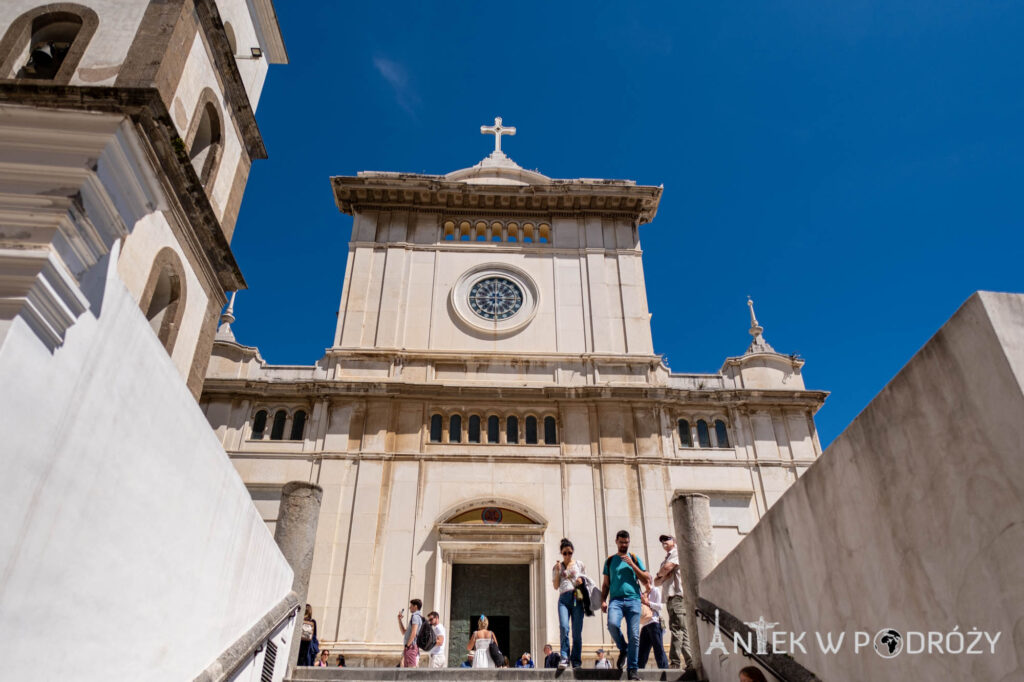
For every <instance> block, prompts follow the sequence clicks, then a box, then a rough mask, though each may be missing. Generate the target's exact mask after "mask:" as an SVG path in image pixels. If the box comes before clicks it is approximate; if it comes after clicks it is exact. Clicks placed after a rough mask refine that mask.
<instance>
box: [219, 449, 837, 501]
mask: <svg viewBox="0 0 1024 682" xmlns="http://www.w3.org/2000/svg"><path fill="white" fill-rule="evenodd" d="M730 451H731V450H730ZM228 456H229V457H230V458H231V459H253V460H275V459H276V460H301V461H307V462H309V461H344V460H349V461H360V460H366V461H386V462H395V461H401V462H414V461H424V462H441V463H444V464H451V463H452V462H459V463H472V462H483V463H503V464H504V463H512V464H591V465H603V464H630V465H632V464H636V465H645V466H713V467H731V468H744V469H747V468H755V467H763V468H776V469H779V468H781V469H795V468H797V467H809V466H811V465H812V464H814V463H815V462H817V461H818V460H817V459H733V458H726V457H673V456H655V457H652V456H639V455H632V454H630V455H624V454H621V453H617V454H609V453H602V454H596V455H568V454H565V453H559V454H556V455H545V456H537V455H530V454H528V453H523V452H516V453H507V454H487V453H485V452H480V453H465V454H451V453H444V454H430V453H423V452H337V451H321V452H302V453H266V452H252V451H248V450H228ZM728 492H733V493H739V492H744V491H741V490H730V491H728Z"/></svg>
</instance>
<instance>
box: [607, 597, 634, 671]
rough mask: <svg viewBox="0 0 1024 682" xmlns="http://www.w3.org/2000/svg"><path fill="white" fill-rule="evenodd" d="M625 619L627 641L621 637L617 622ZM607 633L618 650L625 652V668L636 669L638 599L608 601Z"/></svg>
mask: <svg viewBox="0 0 1024 682" xmlns="http://www.w3.org/2000/svg"><path fill="white" fill-rule="evenodd" d="M623 618H625V619H626V629H627V631H628V635H629V641H628V642H627V641H626V639H624V638H623V637H622V630H620V629H619V623H621V622H622V619H623ZM608 633H609V634H610V635H611V636H612V641H613V642H615V646H617V647H619V651H620V652H623V651H624V652H626V668H627V669H628V670H636V669H637V655H638V654H639V649H640V599H639V598H636V599H622V598H619V597H617V598H615V599H611V600H609V601H608Z"/></svg>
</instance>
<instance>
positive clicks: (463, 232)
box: [459, 220, 472, 242]
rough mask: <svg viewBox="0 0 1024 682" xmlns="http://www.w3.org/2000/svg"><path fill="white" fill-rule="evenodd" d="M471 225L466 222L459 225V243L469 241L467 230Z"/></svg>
mask: <svg viewBox="0 0 1024 682" xmlns="http://www.w3.org/2000/svg"><path fill="white" fill-rule="evenodd" d="M471 227H472V225H470V224H469V221H468V220H463V221H462V222H461V223H459V241H463V242H468V241H469V239H470V235H469V230H470V228H471Z"/></svg>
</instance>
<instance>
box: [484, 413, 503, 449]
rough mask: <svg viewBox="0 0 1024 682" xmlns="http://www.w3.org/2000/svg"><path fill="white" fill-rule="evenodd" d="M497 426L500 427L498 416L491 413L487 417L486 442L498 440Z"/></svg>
mask: <svg viewBox="0 0 1024 682" xmlns="http://www.w3.org/2000/svg"><path fill="white" fill-rule="evenodd" d="M499 427H500V423H499V422H498V417H497V416H496V415H493V414H492V415H491V416H490V417H488V418H487V442H488V443H497V442H498V429H499Z"/></svg>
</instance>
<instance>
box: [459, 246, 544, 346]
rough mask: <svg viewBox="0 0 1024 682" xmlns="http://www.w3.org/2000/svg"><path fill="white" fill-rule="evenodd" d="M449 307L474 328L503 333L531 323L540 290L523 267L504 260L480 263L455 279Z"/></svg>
mask: <svg viewBox="0 0 1024 682" xmlns="http://www.w3.org/2000/svg"><path fill="white" fill-rule="evenodd" d="M450 296H451V298H450V301H451V311H452V312H453V313H454V314H455V318H456V320H457V321H458V322H459V323H460V324H463V325H465V326H467V327H469V328H471V329H472V330H474V331H475V332H485V333H487V334H488V335H492V336H493V335H498V336H502V335H505V334H512V333H515V332H517V331H519V330H520V329H522V328H523V327H525V326H526V325H528V324H530V321H531V320H533V318H534V316H535V315H536V314H537V304H538V301H539V300H540V297H539V291H538V289H537V285H536V283H535V282H534V281H533V278H532V277H530V276H529V275H528V274H526V272H525V271H523V270H521V269H519V268H517V267H515V266H513V265H509V264H505V263H500V264H499V263H481V264H480V265H477V266H475V267H473V268H470V269H469V270H467V271H466V272H464V273H462V275H461V276H460V277H459V278H458V279H457V280H456V281H455V285H454V286H453V287H452V290H451V294H450Z"/></svg>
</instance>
